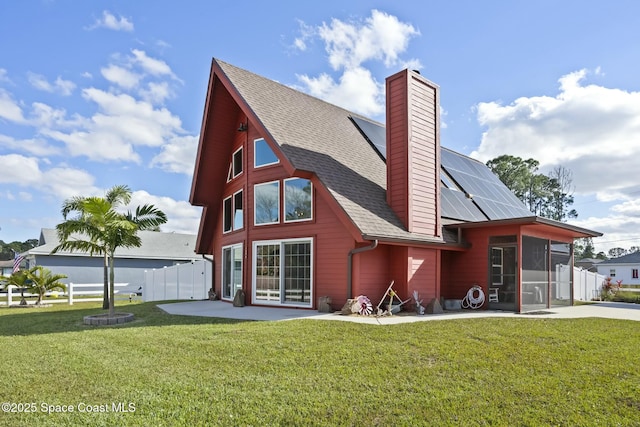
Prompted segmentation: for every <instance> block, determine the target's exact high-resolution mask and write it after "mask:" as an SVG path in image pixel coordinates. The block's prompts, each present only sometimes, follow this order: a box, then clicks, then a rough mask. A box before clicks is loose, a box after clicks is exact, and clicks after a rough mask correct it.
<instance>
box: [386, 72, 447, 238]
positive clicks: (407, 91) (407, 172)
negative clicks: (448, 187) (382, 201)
mask: <svg viewBox="0 0 640 427" xmlns="http://www.w3.org/2000/svg"><path fill="white" fill-rule="evenodd" d="M438 96H439V95H438V87H437V86H436V85H434V84H433V83H431V82H429V81H428V80H426V79H424V78H423V77H422V76H420V75H419V74H417V73H415V72H412V71H408V70H404V71H401V72H400V73H397V74H395V75H393V76H391V77H389V78H388V79H387V141H388V142H387V202H388V203H389V205H390V206H391V207H392V208H393V210H394V211H395V212H396V214H397V215H398V217H399V218H400V219H401V220H402V222H403V223H404V225H405V227H407V229H408V230H409V231H411V232H416V233H421V234H425V235H429V236H440V234H441V233H440V212H439V201H440V134H439V110H438V109H439V105H438V103H439V99H438Z"/></svg>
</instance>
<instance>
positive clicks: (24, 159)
mask: <svg viewBox="0 0 640 427" xmlns="http://www.w3.org/2000/svg"><path fill="white" fill-rule="evenodd" d="M41 162H42V159H39V158H37V157H28V156H23V155H20V154H7V155H0V164H2V165H3V166H4V168H5V169H3V173H2V174H0V184H11V185H12V186H14V187H15V186H18V187H26V188H32V189H34V190H37V191H40V192H42V193H43V194H46V195H47V196H53V197H54V198H56V199H59V200H62V199H66V198H68V197H72V196H79V195H83V196H86V195H93V194H98V191H99V190H98V189H97V188H96V187H95V186H94V185H93V183H94V177H93V176H92V175H91V174H90V173H88V172H87V171H85V170H82V169H77V168H72V167H68V166H56V167H53V168H49V169H43V168H41V165H40V163H41ZM42 163H46V162H42ZM19 197H20V198H21V199H23V200H24V199H29V200H30V199H31V198H32V196H31V195H30V194H29V193H26V192H23V191H22V190H21V192H20V193H19Z"/></svg>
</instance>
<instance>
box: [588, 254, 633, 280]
mask: <svg viewBox="0 0 640 427" xmlns="http://www.w3.org/2000/svg"><path fill="white" fill-rule="evenodd" d="M597 267H598V274H602V275H604V276H606V277H611V283H616V282H617V281H618V280H621V281H622V284H623V285H640V252H634V253H632V254H628V255H623V256H621V257H618V258H612V259H609V260H607V261H602V262H601V263H599V264H598V265H597Z"/></svg>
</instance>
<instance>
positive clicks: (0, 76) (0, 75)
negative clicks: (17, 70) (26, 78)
mask: <svg viewBox="0 0 640 427" xmlns="http://www.w3.org/2000/svg"><path fill="white" fill-rule="evenodd" d="M0 82H11V80H10V79H9V76H8V75H7V70H5V69H4V68H0Z"/></svg>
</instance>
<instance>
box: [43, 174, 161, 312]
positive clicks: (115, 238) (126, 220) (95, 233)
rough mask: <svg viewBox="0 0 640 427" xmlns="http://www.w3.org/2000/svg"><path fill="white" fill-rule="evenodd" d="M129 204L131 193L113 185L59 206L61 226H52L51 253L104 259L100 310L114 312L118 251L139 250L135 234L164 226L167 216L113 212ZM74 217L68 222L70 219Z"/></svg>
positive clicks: (149, 208) (142, 210)
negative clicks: (54, 243)
mask: <svg viewBox="0 0 640 427" xmlns="http://www.w3.org/2000/svg"><path fill="white" fill-rule="evenodd" d="M130 202H131V190H130V189H129V187H127V186H126V185H117V186H115V187H113V188H111V189H110V190H109V191H107V193H106V195H105V197H104V198H102V197H74V198H71V199H68V200H66V201H65V202H64V203H63V205H62V216H63V218H64V219H65V221H64V222H62V223H60V224H58V225H57V226H56V230H57V231H58V238H59V239H60V244H59V245H58V246H56V247H55V248H54V249H53V251H52V253H55V252H57V251H61V250H68V251H83V252H88V253H89V254H90V255H94V254H97V255H102V256H103V258H104V284H105V286H104V298H103V308H108V309H109V315H110V316H113V315H114V313H115V310H114V294H115V290H114V283H115V277H114V276H115V274H114V258H115V251H116V249H117V248H119V247H125V248H130V247H139V246H140V245H141V244H142V242H141V241H140V238H139V237H138V235H137V233H138V231H139V230H157V229H158V227H159V226H160V225H161V224H164V223H165V222H167V216H166V215H165V214H164V212H162V211H161V210H159V209H157V208H156V207H155V206H153V205H144V206H138V207H137V208H136V211H135V214H132V213H131V211H128V212H127V213H126V214H123V213H120V212H118V211H117V210H116V209H117V208H119V207H121V206H123V205H127V204H129V203H130ZM72 213H75V214H76V215H75V216H74V217H72V218H70V215H71V214H72Z"/></svg>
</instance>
